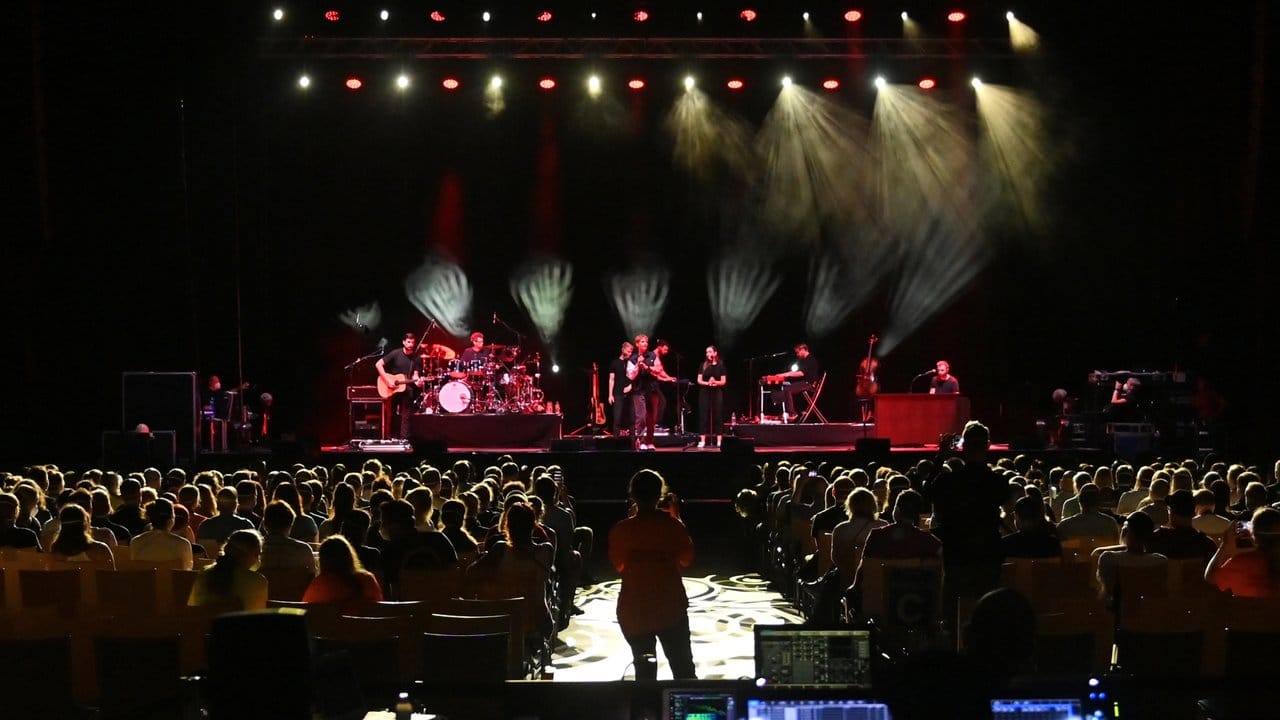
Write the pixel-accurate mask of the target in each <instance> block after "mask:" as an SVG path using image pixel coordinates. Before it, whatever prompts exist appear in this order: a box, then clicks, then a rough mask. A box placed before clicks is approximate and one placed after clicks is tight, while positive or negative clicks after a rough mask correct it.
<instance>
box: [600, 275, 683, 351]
mask: <svg viewBox="0 0 1280 720" xmlns="http://www.w3.org/2000/svg"><path fill="white" fill-rule="evenodd" d="M605 283H606V290H607V291H608V293H609V299H610V300H611V301H612V302H613V309H614V312H616V313H618V319H619V320H621V321H622V327H623V328H624V329H625V330H626V331H627V337H635V336H636V335H639V334H640V333H646V334H649V335H653V333H654V331H655V329H656V328H657V326H658V320H659V319H660V318H661V317H662V313H663V311H665V310H666V309H667V300H668V297H669V296H670V293H671V271H670V270H668V269H667V268H665V267H661V266H658V265H642V266H639V267H635V268H633V269H631V270H630V271H628V272H626V273H625V274H616V275H610V276H609V277H608V278H607V279H606V281H605Z"/></svg>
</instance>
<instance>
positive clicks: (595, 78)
mask: <svg viewBox="0 0 1280 720" xmlns="http://www.w3.org/2000/svg"><path fill="white" fill-rule="evenodd" d="M587 91H588V92H590V93H591V94H592V95H599V94H600V76H599V75H592V76H591V77H589V78H587Z"/></svg>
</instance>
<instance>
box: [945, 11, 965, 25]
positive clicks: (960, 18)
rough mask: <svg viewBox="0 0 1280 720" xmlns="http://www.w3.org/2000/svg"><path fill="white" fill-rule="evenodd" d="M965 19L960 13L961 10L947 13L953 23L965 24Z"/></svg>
mask: <svg viewBox="0 0 1280 720" xmlns="http://www.w3.org/2000/svg"><path fill="white" fill-rule="evenodd" d="M964 18H965V14H964V13H962V12H960V11H959V10H956V11H955V12H952V13H947V20H949V21H951V22H953V23H958V22H964Z"/></svg>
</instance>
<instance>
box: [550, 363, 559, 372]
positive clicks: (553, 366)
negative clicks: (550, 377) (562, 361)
mask: <svg viewBox="0 0 1280 720" xmlns="http://www.w3.org/2000/svg"><path fill="white" fill-rule="evenodd" d="M551 372H553V373H558V372H560V365H559V363H551Z"/></svg>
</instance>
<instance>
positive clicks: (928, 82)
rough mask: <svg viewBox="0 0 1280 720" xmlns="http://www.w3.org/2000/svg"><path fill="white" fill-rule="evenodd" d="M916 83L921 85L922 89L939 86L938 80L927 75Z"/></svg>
mask: <svg viewBox="0 0 1280 720" xmlns="http://www.w3.org/2000/svg"><path fill="white" fill-rule="evenodd" d="M916 84H917V85H918V86H919V87H920V89H921V90H932V89H934V88H935V87H937V86H938V81H937V80H934V79H933V78H930V77H927V78H922V79H921V80H920V82H918V83H916Z"/></svg>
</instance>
